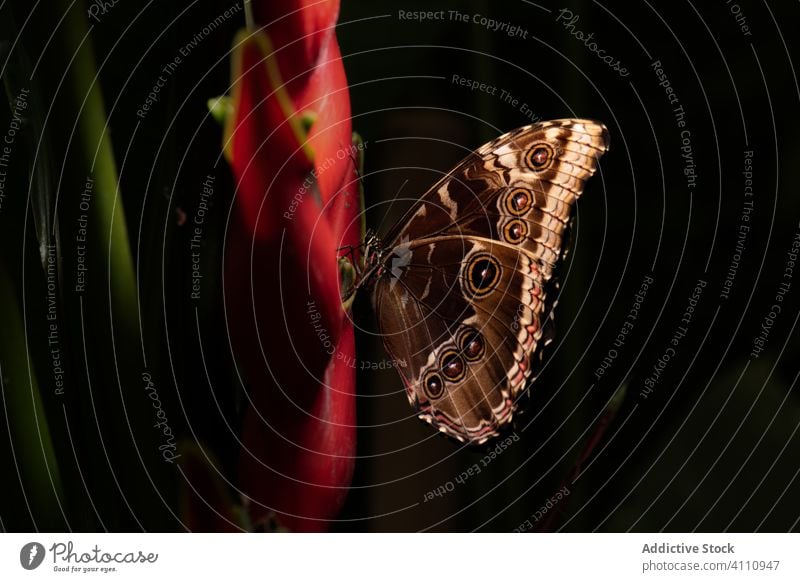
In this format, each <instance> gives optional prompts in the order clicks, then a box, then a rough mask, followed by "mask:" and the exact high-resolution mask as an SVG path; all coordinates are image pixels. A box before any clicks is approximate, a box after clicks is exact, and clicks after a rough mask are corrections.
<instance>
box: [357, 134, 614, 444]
mask: <svg viewBox="0 0 800 582" xmlns="http://www.w3.org/2000/svg"><path fill="white" fill-rule="evenodd" d="M607 147H608V133H607V130H606V128H605V127H604V126H603V125H602V124H599V123H596V122H592V121H588V120H578V119H566V120H558V121H550V122H545V123H540V124H536V125H532V126H527V127H523V128H520V129H517V130H515V131H513V132H510V133H507V134H505V135H503V136H501V137H499V138H497V139H496V140H494V141H492V142H490V143H488V144H486V145H484V146H483V147H481V148H480V149H479V150H477V151H476V152H475V153H473V154H471V155H470V156H468V157H467V158H466V159H465V160H464V161H462V162H461V163H460V164H459V165H458V166H457V167H456V168H455V169H454V170H453V171H452V172H451V173H450V174H448V175H447V176H445V177H444V178H443V179H442V180H440V181H439V182H438V183H437V184H435V185H434V186H433V187H432V188H431V189H430V190H429V191H428V192H427V193H426V194H425V195H424V196H423V197H422V199H421V200H420V201H419V202H418V203H417V204H415V205H414V207H412V209H411V210H410V211H409V214H408V215H407V219H406V220H405V221H402V222H401V223H400V225H399V227H398V229H397V233H396V234H395V235H394V237H393V238H394V240H393V243H392V244H391V245H390V252H389V253H388V257H387V258H386V260H385V261H384V263H383V269H382V272H381V276H379V277H378V280H377V282H376V285H375V290H374V296H373V300H374V303H375V306H376V310H377V315H378V321H379V324H380V327H381V333H382V336H383V340H384V344H385V346H386V348H387V351H388V352H389V354H390V355H391V357H392V358H393V359H394V360H395V361H396V362H397V363H398V370H400V372H401V375H402V376H403V380H404V383H405V386H406V391H407V394H408V397H409V400H410V401H411V403H412V404H413V405H414V406H416V407H417V408H418V410H419V414H420V417H421V418H423V419H424V420H426V421H428V422H430V423H431V424H433V425H435V426H436V427H438V428H439V430H441V431H442V432H445V433H446V434H448V435H450V436H453V437H455V438H458V439H459V440H463V441H466V442H470V443H474V444H480V443H483V442H486V441H487V440H489V439H490V438H493V437H494V436H497V435H498V434H499V433H500V431H501V430H502V429H503V427H504V426H506V425H508V424H509V423H510V421H511V418H512V416H513V413H514V410H515V407H516V400H517V397H518V396H519V394H520V393H521V392H522V390H523V389H524V387H525V381H526V380H527V379H528V378H529V377H530V376H531V373H532V371H533V369H534V367H535V363H536V362H534V361H533V359H534V356H535V355H536V354H537V348H538V347H539V346H540V345H541V340H542V327H543V325H542V324H543V320H544V318H545V317H547V311H546V306H547V301H548V297H547V294H548V292H550V289H549V286H550V285H549V282H550V280H551V277H552V272H553V269H555V267H556V266H557V265H558V264H559V262H560V260H561V257H562V254H563V249H562V243H563V238H564V236H563V235H564V230H565V229H566V226H567V224H568V221H569V219H570V214H571V210H572V206H573V205H574V203H575V201H576V200H577V198H578V197H579V196H580V194H581V193H582V191H583V186H584V183H585V181H586V180H587V179H588V178H589V177H590V176H591V175H592V174H593V173H594V172H595V169H596V167H597V160H598V159H599V158H600V156H601V155H602V154H603V153H604V152H605V151H606V150H607Z"/></svg>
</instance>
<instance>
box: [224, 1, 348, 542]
mask: <svg viewBox="0 0 800 582" xmlns="http://www.w3.org/2000/svg"><path fill="white" fill-rule="evenodd" d="M277 6H278V3H275V2H268V1H266V0H265V1H262V2H254V3H253V11H254V15H255V17H256V18H255V20H256V22H258V23H259V25H262V24H266V26H265V27H264V28H263V29H259V30H245V31H241V32H240V33H239V34H238V35H237V38H236V41H235V45H234V47H235V49H234V56H233V67H232V99H231V101H232V106H233V111H232V114H231V116H229V118H228V120H227V125H226V139H225V149H226V155H227V157H228V159H229V161H230V164H231V167H232V168H233V172H234V175H235V177H236V180H237V188H236V196H235V200H234V208H233V217H232V221H231V225H230V231H229V233H228V238H227V243H226V247H227V248H226V253H225V283H224V284H225V295H226V310H227V318H228V324H229V329H230V335H231V340H232V346H233V350H234V354H235V356H236V359H237V362H238V370H239V373H240V374H241V377H242V379H243V381H244V383H245V385H246V386H247V389H248V390H247V391H248V395H249V397H250V408H249V410H248V411H247V412H246V414H245V420H244V430H243V435H242V442H243V453H242V458H241V470H240V485H241V489H242V491H243V494H244V495H245V497H246V499H249V500H250V502H249V503H248V507H249V511H250V517H251V519H252V521H253V522H254V523H256V524H259V523H263V522H265V520H267V519H269V518H270V517H271V514H272V513H273V512H274V514H276V516H277V519H278V521H279V522H280V524H281V525H284V526H286V527H288V528H289V529H290V530H301V531H317V530H323V529H325V528H326V527H327V525H328V522H329V521H330V520H331V519H333V518H334V517H335V516H336V514H337V513H338V511H339V509H340V508H341V506H342V503H343V501H344V498H345V495H346V492H347V488H348V486H349V484H350V480H351V477H352V472H353V462H354V455H355V401H354V398H355V368H354V366H353V362H354V357H355V353H354V351H355V346H354V339H353V327H352V324H351V322H350V319H349V318H348V316H347V314H346V313H345V312H344V310H343V309H342V306H341V300H340V294H339V268H338V265H337V258H336V249H337V248H338V247H341V246H344V245H353V246H357V245H358V244H359V241H360V237H361V233H360V226H359V222H358V220H357V218H358V215H359V209H360V204H359V183H358V179H357V174H356V172H355V167H354V163H353V160H352V154H353V151H354V149H353V147H352V146H351V143H352V139H353V138H352V128H351V124H350V99H349V94H348V89H347V80H346V78H345V74H344V67H343V64H342V61H341V55H340V52H339V46H338V43H337V41H336V36H335V24H336V17H337V14H338V8H339V3H338V1H329V2H322V3H320V2H312V1H306V0H295V1H293V2H281V3H280V6H281V7H282V8H280V9H279V8H278V7H277ZM288 6H291V7H288ZM287 13H288V14H287Z"/></svg>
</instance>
